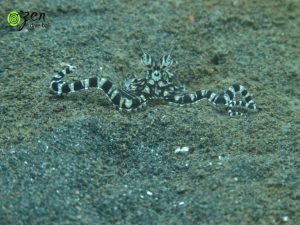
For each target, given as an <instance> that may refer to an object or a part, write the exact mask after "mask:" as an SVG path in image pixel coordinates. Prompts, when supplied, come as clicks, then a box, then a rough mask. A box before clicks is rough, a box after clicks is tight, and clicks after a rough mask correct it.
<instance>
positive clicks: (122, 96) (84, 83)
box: [50, 65, 146, 111]
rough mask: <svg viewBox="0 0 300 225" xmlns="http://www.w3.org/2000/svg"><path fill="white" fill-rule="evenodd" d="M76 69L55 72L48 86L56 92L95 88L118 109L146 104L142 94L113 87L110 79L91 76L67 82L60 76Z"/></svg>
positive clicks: (69, 66)
mask: <svg viewBox="0 0 300 225" xmlns="http://www.w3.org/2000/svg"><path fill="white" fill-rule="evenodd" d="M75 70H76V67H75V66H71V65H67V67H66V68H65V69H63V70H61V71H60V72H59V73H58V74H56V75H55V76H54V77H53V78H52V80H51V83H50V88H51V89H52V90H53V91H54V92H55V93H56V94H57V95H59V96H60V95H62V94H67V93H70V92H76V91H79V90H82V89H89V88H97V89H100V90H102V91H103V92H104V93H105V94H106V96H107V98H108V99H109V101H110V102H111V103H112V104H113V105H114V106H115V107H116V108H117V109H119V110H125V111H131V110H135V109H138V108H141V107H142V106H143V105H145V104H146V98H145V97H144V96H142V95H141V96H136V95H135V94H134V93H132V92H129V91H126V90H124V89H118V88H115V87H114V85H113V83H112V81H110V80H108V79H107V78H101V77H92V78H88V79H84V80H78V81H75V82H73V83H67V82H65V81H63V80H62V78H63V77H64V76H65V75H66V74H69V73H72V72H74V71H75Z"/></svg>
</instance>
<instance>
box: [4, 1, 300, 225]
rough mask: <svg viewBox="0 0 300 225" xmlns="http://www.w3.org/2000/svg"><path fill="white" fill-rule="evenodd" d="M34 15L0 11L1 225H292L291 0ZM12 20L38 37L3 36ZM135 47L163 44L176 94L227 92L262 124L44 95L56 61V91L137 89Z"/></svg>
mask: <svg viewBox="0 0 300 225" xmlns="http://www.w3.org/2000/svg"><path fill="white" fill-rule="evenodd" d="M40 2H41V1H37V0H36V1H30V2H23V1H15V2H14V1H8V0H5V1H1V2H0V15H1V21H0V25H1V30H0V46H1V48H0V55H1V60H0V81H1V82H0V98H1V102H0V122H1V125H0V224H1V225H2V224H4V225H6V224H14V225H15V224H17V225H18V224H297V223H298V222H299V219H300V203H299V202H300V184H299V180H300V175H299V174H300V172H299V171H300V162H299V161H300V160H299V159H300V158H299V157H300V156H299V149H300V147H299V140H300V137H299V133H300V132H299V123H300V115H299V111H300V107H299V106H300V100H299V99H300V98H299V97H300V92H299V90H300V89H299V84H300V54H299V49H300V10H299V9H300V1H298V0H294V1H274V0H268V1H246V0H244V1H242V0H234V1H233V0H231V1H229V0H224V1H215V0H213V1H190V2H187V1H163V2H159V1H131V0H128V1H122V3H120V2H119V1H108V2H102V1H101V2H96V3H95V1H89V2H88V1H84V2H82V1H79V0H77V1H72V2H71V1H51V3H47V4H45V3H40ZM49 2H50V1H49ZM220 2H221V3H220ZM13 10H17V11H19V10H24V11H28V10H29V11H31V12H33V11H36V12H45V13H46V22H47V23H49V24H50V27H48V28H47V29H43V28H41V27H37V28H36V29H35V30H33V31H27V28H28V27H29V25H30V23H32V22H30V21H28V24H27V28H24V29H23V30H22V31H20V32H19V31H16V29H14V28H12V27H11V28H10V27H8V25H7V22H6V17H7V14H8V12H10V11H13ZM137 40H141V41H142V44H143V47H144V49H147V50H149V52H151V53H152V54H153V55H155V56H160V55H161V54H163V53H166V52H168V51H169V49H170V48H171V47H172V41H174V42H173V44H174V45H175V48H174V52H173V55H174V57H176V59H177V61H178V64H177V65H175V66H174V67H173V69H172V71H173V72H176V74H177V76H178V77H179V78H180V80H181V82H182V83H185V84H186V86H187V88H188V89H189V90H199V89H206V88H212V89H214V90H218V91H220V92H221V91H223V90H226V89H227V88H228V87H229V86H230V85H231V84H233V83H240V84H243V85H245V86H246V87H247V88H248V89H249V91H250V92H251V93H252V94H253V95H254V100H255V101H256V102H257V104H258V105H259V106H261V107H262V108H263V111H262V112H260V113H254V112H249V113H248V115H247V118H230V117H229V116H228V115H227V112H226V109H225V107H223V106H220V107H216V106H213V105H212V104H210V103H207V102H206V101H201V102H200V103H198V104H195V105H192V106H187V107H176V106H171V105H168V104H165V103H163V102H160V101H154V102H152V103H149V104H148V106H147V107H146V108H145V109H142V110H140V111H138V112H133V113H130V114H128V113H120V112H118V111H116V110H114V109H113V107H112V106H111V105H110V104H109V103H108V102H107V100H106V99H105V97H104V95H103V94H102V93H101V92H98V91H96V90H89V91H81V92H79V93H74V94H70V95H68V96H65V97H64V98H61V99H57V98H55V97H53V95H52V94H51V93H50V92H49V88H48V86H49V82H50V80H51V77H52V76H53V74H54V73H55V72H57V71H58V70H59V69H60V68H61V67H60V63H62V62H63V63H71V64H74V65H76V66H77V67H78V71H77V72H76V73H74V74H71V75H70V76H69V77H68V79H69V80H75V79H82V78H88V77H91V76H95V75H101V74H102V75H105V76H109V77H111V78H112V79H113V80H114V81H115V82H116V83H117V82H120V81H122V79H124V77H125V75H126V74H127V73H129V72H132V73H135V74H138V75H139V76H143V68H142V67H141V65H140V64H139V55H140V50H139V48H138V44H137ZM101 67H102V72H100V68H101ZM184 146H187V147H189V149H190V151H189V152H188V153H186V154H175V152H174V151H175V149H176V148H178V147H184Z"/></svg>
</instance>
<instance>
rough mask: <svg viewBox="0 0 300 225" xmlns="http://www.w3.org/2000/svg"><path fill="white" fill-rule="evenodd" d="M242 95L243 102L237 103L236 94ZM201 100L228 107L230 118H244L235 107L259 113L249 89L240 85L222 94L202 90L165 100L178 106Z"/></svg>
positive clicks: (167, 97)
mask: <svg viewBox="0 0 300 225" xmlns="http://www.w3.org/2000/svg"><path fill="white" fill-rule="evenodd" d="M238 93H239V94H240V95H241V97H242V100H240V101H236V100H235V97H236V94H238ZM201 99H207V100H208V101H210V102H212V103H214V104H224V105H226V106H227V107H228V114H229V115H230V116H242V115H243V113H240V112H237V111H236V110H235V107H236V106H238V107H241V108H245V109H252V110H254V111H256V112H259V111H260V110H261V108H259V107H258V106H257V105H256V104H255V102H254V101H253V100H252V98H251V96H250V94H249V92H248V91H247V89H246V88H245V87H244V86H242V85H238V84H234V85H232V86H231V87H230V88H229V89H228V90H227V91H225V92H224V93H222V94H218V93H215V92H213V91H212V90H200V91H196V92H193V93H183V94H180V95H171V96H166V97H165V98H164V100H165V101H167V102H172V103H177V104H189V103H194V102H197V101H199V100H201Z"/></svg>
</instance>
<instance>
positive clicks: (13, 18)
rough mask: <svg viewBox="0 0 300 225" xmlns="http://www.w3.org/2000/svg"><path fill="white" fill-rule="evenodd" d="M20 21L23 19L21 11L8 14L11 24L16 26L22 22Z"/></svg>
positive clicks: (8, 20)
mask: <svg viewBox="0 0 300 225" xmlns="http://www.w3.org/2000/svg"><path fill="white" fill-rule="evenodd" d="M20 21H21V17H20V15H19V13H18V12H16V11H12V12H10V13H9V14H8V16H7V22H8V24H9V25H10V26H13V27H15V26H17V25H19V24H20Z"/></svg>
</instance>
